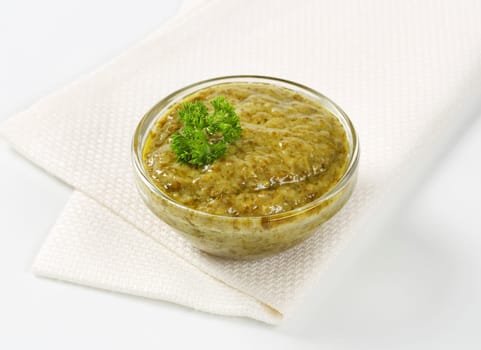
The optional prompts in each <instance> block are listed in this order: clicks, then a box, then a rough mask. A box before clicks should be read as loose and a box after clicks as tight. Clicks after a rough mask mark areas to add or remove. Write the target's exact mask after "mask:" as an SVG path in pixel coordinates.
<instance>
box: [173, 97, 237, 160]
mask: <svg viewBox="0 0 481 350" xmlns="http://www.w3.org/2000/svg"><path fill="white" fill-rule="evenodd" d="M210 104H211V105H212V107H213V108H214V110H213V112H212V113H210V114H209V111H208V109H207V106H206V105H205V104H204V103H203V102H201V101H196V102H187V103H184V105H183V106H182V108H181V109H179V110H178V111H177V113H178V115H179V119H180V121H181V122H182V123H183V124H184V127H183V128H182V129H180V130H179V131H177V132H175V133H174V134H173V135H172V138H171V143H170V148H171V149H172V151H173V152H174V153H175V155H176V156H177V160H178V161H180V162H182V163H188V164H191V165H196V166H203V165H206V164H211V163H212V162H214V161H215V160H216V159H219V158H220V157H222V156H223V155H224V154H225V152H226V150H227V146H228V144H229V143H231V142H234V141H236V140H238V139H239V137H240V135H241V133H242V128H241V126H240V120H239V117H238V116H237V114H236V112H235V110H234V107H233V106H232V105H231V104H230V103H229V102H227V100H226V99H225V98H224V97H222V96H219V97H216V98H215V99H213V100H212V101H211V102H210Z"/></svg>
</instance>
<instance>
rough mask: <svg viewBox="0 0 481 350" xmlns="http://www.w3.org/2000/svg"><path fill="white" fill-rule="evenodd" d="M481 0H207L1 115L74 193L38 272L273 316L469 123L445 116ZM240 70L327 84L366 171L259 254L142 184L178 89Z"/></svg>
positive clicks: (476, 41)
mask: <svg viewBox="0 0 481 350" xmlns="http://www.w3.org/2000/svg"><path fill="white" fill-rule="evenodd" d="M479 13H481V3H480V2H478V1H456V2H452V1H448V0H445V1H423V2H417V1H403V2H387V1H354V0H353V1H335V2H332V1H302V2H299V1H256V2H244V1H240V0H233V1H215V0H214V1H209V2H205V3H201V4H200V5H196V6H195V10H189V11H186V12H185V13H184V15H182V16H180V17H179V18H178V19H177V20H174V21H173V22H172V23H171V24H170V25H169V26H167V27H165V28H164V29H163V30H160V31H158V32H157V33H154V34H153V35H151V36H149V37H148V38H147V39H145V40H144V41H143V42H141V43H140V44H138V45H136V46H135V47H133V48H131V49H130V50H128V51H127V52H126V53H124V54H123V55H121V56H120V57H118V58H117V59H115V60H114V61H113V62H111V63H109V64H107V65H105V66H103V67H102V68H100V69H99V70H97V71H96V72H94V73H92V74H90V75H88V76H86V77H84V78H83V79H81V80H79V81H77V82H75V83H73V84H71V85H70V86H68V87H66V88H64V89H62V90H60V91H58V92H56V93H54V94H53V95H51V96H48V97H46V98H44V99H42V100H41V101H39V102H38V103H36V104H35V105H33V106H32V107H31V108H30V109H28V110H27V111H25V112H23V113H20V114H18V115H16V116H14V117H13V118H11V119H10V120H8V121H7V122H6V123H4V124H3V125H2V127H1V133H2V135H3V136H4V137H5V138H6V139H7V140H8V141H9V142H10V143H11V144H12V145H13V147H14V148H15V149H16V150H17V151H18V152H20V153H21V154H23V155H24V156H25V157H27V158H28V159H30V160H31V161H32V162H34V163H36V164H37V165H39V166H40V167H42V168H44V169H45V170H46V171H48V172H50V173H51V174H53V175H55V176H57V177H59V178H60V179H62V180H64V181H66V182H67V183H69V184H70V185H72V186H73V187H75V189H76V192H75V193H74V195H73V196H72V198H71V200H70V202H69V203H68V205H67V207H66V208H65V210H64V212H63V214H62V215H61V217H60V218H59V220H58V222H57V224H56V225H55V227H54V228H53V230H52V232H51V234H50V236H49V238H48V239H47V241H46V243H45V245H44V246H43V247H42V249H41V251H40V253H39V255H38V258H37V260H36V262H35V266H34V268H35V271H36V273H37V274H39V275H43V276H48V277H53V278H58V279H62V280H68V281H72V282H76V283H81V284H85V285H90V286H93V287H98V288H103V289H108V290H113V291H119V292H125V293H130V294H136V295H142V296H146V297H151V298H158V299H164V300H168V301H172V302H176V303H180V304H184V305H187V306H190V307H193V308H196V309H200V310H204V311H208V312H213V313H219V314H228V315H237V316H246V317H251V318H256V319H259V320H261V321H265V322H269V323H277V322H279V321H280V319H281V318H282V317H283V316H284V315H285V314H286V313H289V311H290V310H291V309H292V306H293V305H295V304H296V302H298V301H299V299H300V297H301V296H302V294H303V291H305V290H306V288H307V286H308V285H309V284H310V283H311V282H312V281H313V280H315V279H316V277H317V276H318V275H319V273H320V272H321V271H322V270H323V269H325V268H326V266H327V265H328V262H329V261H330V260H331V259H332V257H333V256H335V254H336V252H338V251H339V249H340V248H341V247H343V246H344V245H345V243H346V242H347V241H349V240H350V239H351V238H352V237H353V236H354V234H355V233H356V232H357V231H358V228H359V224H360V223H361V222H362V221H363V220H365V219H366V216H367V215H372V214H373V212H374V209H375V208H376V207H377V206H378V205H379V204H380V203H382V201H383V200H384V199H385V198H386V196H388V194H389V193H390V192H389V191H390V190H392V189H393V188H395V187H396V186H398V185H399V184H400V183H401V182H402V178H401V177H400V176H399V174H403V171H405V169H406V168H409V167H416V166H418V165H419V161H420V160H419V158H418V157H416V155H417V153H419V152H420V151H422V150H423V149H425V148H426V147H429V144H430V143H431V142H432V141H433V137H434V138H435V137H436V135H439V134H441V133H442V132H443V130H445V129H446V128H449V127H452V126H453V125H455V124H456V123H459V121H458V118H457V116H456V115H449V114H445V113H441V112H442V111H443V110H445V108H446V107H447V106H448V105H450V104H451V103H453V99H454V98H455V97H456V92H457V91H458V90H459V89H460V88H461V87H463V86H465V84H466V82H467V81H468V80H469V76H470V75H471V73H472V71H473V70H474V69H476V68H477V67H479V64H480V62H481V26H480V25H479ZM232 74H260V75H271V76H277V77H282V78H286V79H290V80H294V81H297V82H300V83H303V84H305V85H308V86H310V87H312V88H314V89H316V90H318V91H321V92H322V93H324V94H326V95H327V96H329V97H331V98H332V99H333V100H334V101H336V102H337V103H338V104H339V105H341V106H342V107H343V109H344V110H345V111H346V112H347V114H348V115H350V117H351V119H352V120H353V122H354V124H355V125H356V128H357V130H358V132H359V134H360V137H361V166H360V172H359V181H358V185H357V188H356V190H355V192H354V194H353V197H352V198H351V200H350V201H349V202H348V204H347V205H346V206H345V207H344V208H343V209H342V210H341V212H339V214H338V215H336V216H335V217H334V218H333V219H332V220H331V221H329V222H328V223H327V224H325V225H324V226H323V227H322V228H321V229H320V230H319V232H317V233H316V234H315V235H314V236H312V237H311V238H310V239H308V240H307V241H305V242H304V243H302V244H300V245H298V246H296V247H295V248H293V249H290V250H288V251H286V252H284V253H282V254H278V255H275V256H272V257H269V258H265V259H261V260H255V261H229V260H223V259H218V258H215V257H212V256H208V255H206V254H203V253H202V252H199V251H198V250H196V249H194V248H193V247H191V246H190V245H189V244H188V242H186V241H185V240H184V239H183V238H182V237H180V236H179V235H177V234H176V233H174V232H173V231H172V230H171V229H170V228H169V227H168V226H167V225H165V224H164V223H163V222H162V221H160V220H159V219H158V218H157V217H155V216H154V215H153V214H152V213H151V212H150V211H149V210H148V209H147V207H146V206H145V205H144V204H143V202H142V200H141V198H140V196H139V195H138V193H137V191H136V188H135V185H134V179H133V173H132V169H131V164H130V142H131V138H132V134H133V131H134V129H135V126H136V124H137V123H138V121H139V119H140V118H141V116H142V115H143V114H144V113H145V112H146V111H147V110H148V109H149V108H150V107H151V106H152V105H154V104H155V103H156V102H157V101H159V100H160V99H161V98H162V97H164V96H166V95H167V94H169V93H170V92H172V91H174V90H176V89H178V88H180V87H182V86H184V85H187V84H190V83H192V82H195V81H199V80H202V79H206V78H211V77H215V76H221V75H232Z"/></svg>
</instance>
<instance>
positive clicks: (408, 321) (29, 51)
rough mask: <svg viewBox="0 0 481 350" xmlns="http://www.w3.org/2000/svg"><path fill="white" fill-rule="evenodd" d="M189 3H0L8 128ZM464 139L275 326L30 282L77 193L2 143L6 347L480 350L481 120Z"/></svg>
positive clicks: (0, 100) (0, 89) (1, 323)
mask: <svg viewBox="0 0 481 350" xmlns="http://www.w3.org/2000/svg"><path fill="white" fill-rule="evenodd" d="M180 3H181V1H180V0H178V1H159V0H157V1H155V0H152V1H149V0H137V1H135V2H130V3H126V2H121V1H95V0H88V1H82V2H76V3H73V2H71V3H67V2H66V1H59V0H45V1H34V0H24V1H15V2H14V1H11V2H9V3H8V4H7V3H2V4H1V5H0V121H1V120H5V119H6V118H7V117H8V116H9V115H12V114H14V113H15V112H18V111H20V110H22V109H24V108H26V107H28V106H29V105H30V104H32V103H33V102H35V101H36V100H37V99H38V98H40V97H42V96H43V95H45V94H48V93H49V92H51V91H53V90H55V89H57V88H59V87H61V86H63V85H64V84H66V83H68V82H70V81H72V80H73V79H75V78H77V77H79V76H80V75H82V74H84V73H87V72H89V71H90V70H92V69H94V68H96V67H97V66H98V65H100V64H103V63H105V62H106V61H108V60H110V59H111V58H113V57H115V56H116V55H117V54H119V53H121V52H122V51H123V50H124V49H125V48H127V47H128V46H129V45H131V44H133V43H135V42H136V41H137V40H139V39H141V38H142V37H144V36H145V35H146V34H148V33H149V32H150V31H152V30H154V29H156V28H157V27H158V26H159V25H160V24H161V23H162V22H164V21H165V20H166V19H167V18H169V17H170V16H172V15H173V14H174V13H175V12H176V11H177V10H178V8H179V6H180ZM27 127H28V126H27ZM459 136H460V137H461V136H462V139H461V140H460V141H459V142H456V143H453V144H452V150H451V151H450V152H449V153H446V154H445V156H444V158H443V159H442V160H443V161H442V162H440V164H438V165H437V166H436V168H435V169H434V170H433V172H432V174H431V175H430V176H429V178H427V179H426V181H425V182H424V183H423V184H422V185H421V186H419V187H418V188H417V190H416V191H415V194H414V195H413V196H412V197H411V198H410V199H409V200H408V201H406V202H405V203H404V204H403V205H402V206H401V208H400V210H399V211H398V214H397V215H396V216H395V217H393V218H391V219H390V220H389V221H388V222H387V223H386V224H385V225H383V227H382V229H381V230H379V232H376V234H375V235H374V237H375V238H376V239H375V240H374V242H373V243H370V244H368V245H366V246H365V247H363V248H362V251H360V252H359V257H358V258H357V259H355V260H354V259H349V258H346V253H345V254H343V255H341V256H340V257H339V259H338V260H337V261H335V263H334V266H332V268H331V269H330V270H329V271H328V272H327V273H326V274H325V275H324V276H323V278H322V279H321V280H320V281H319V282H318V283H317V284H316V285H315V286H314V288H313V289H312V290H311V292H310V294H309V295H308V296H307V297H306V299H305V300H304V302H303V303H302V304H301V305H299V307H298V309H297V311H296V312H295V314H294V315H293V317H292V319H290V320H287V321H286V322H285V323H284V324H282V325H281V326H279V327H271V326H267V325H264V324H261V323H259V322H256V321H251V320H245V319H237V318H229V317H220V316H214V315H208V314H204V313H201V312H196V311H193V310H190V309H187V308H184V307H181V306H177V305H173V304H169V303H165V302H159V301H151V300H147V299H142V298H136V297H129V296H124V295H120V294H114V293H107V292H104V291H97V290H94V289H90V288H84V287H80V286H76V285H70V284H66V283H62V282H57V281H51V280H46V279H40V278H37V277H34V276H33V275H32V273H31V270H30V269H31V264H32V261H33V258H34V257H35V254H36V252H37V251H38V249H39V248H40V246H41V244H42V242H43V240H44V239H45V237H46V235H47V233H48V231H49V228H50V227H51V226H52V225H53V223H54V222H55V219H56V217H57V216H58V214H59V213H60V211H61V210H62V207H63V206H64V205H65V203H66V201H67V199H68V197H69V195H70V193H71V189H70V188H68V187H67V186H66V185H64V184H62V183H61V182H59V181H58V180H56V179H53V178H51V177H49V176H48V175H46V174H44V173H43V172H41V171H40V170H39V169H37V168H36V167H35V166H33V165H31V164H30V163H28V162H27V161H25V160H24V159H22V158H21V157H20V156H18V155H17V154H16V153H15V152H14V151H12V150H11V149H10V148H9V147H8V145H7V144H5V143H4V142H1V141H0V281H1V282H0V349H27V348H28V349H31V348H39V349H44V348H45V349H86V348H88V349H97V348H98V349H132V348H136V349H137V348H138V349H154V348H155V349H159V348H166V349H170V348H174V347H176V346H178V347H186V348H187V347H191V348H193V347H197V348H209V349H217V348H219V349H224V348H225V349H253V348H259V349H261V348H268V349H269V348H274V347H275V348H277V349H294V348H295V349H319V348H334V349H394V348H400V349H404V348H409V349H431V348H432V349H444V348H446V349H453V348H462V349H480V348H481V230H480V224H479V218H480V216H481V204H480V198H481V184H480V182H481V176H480V175H481V165H480V163H481V162H480V155H479V154H480V151H481V120H479V118H478V119H477V120H475V121H472V122H471V124H470V125H469V126H468V127H467V131H466V132H465V133H463V134H462V135H459ZM360 246H361V245H360ZM360 249H361V248H359V250H360ZM351 250H352V249H351ZM347 252H349V250H348V251H347Z"/></svg>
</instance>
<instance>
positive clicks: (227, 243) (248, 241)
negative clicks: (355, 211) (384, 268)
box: [132, 76, 359, 259]
mask: <svg viewBox="0 0 481 350" xmlns="http://www.w3.org/2000/svg"><path fill="white" fill-rule="evenodd" d="M245 82H252V83H266V84H274V85H276V86H280V87H284V88H288V89H291V90H294V91H296V92H298V93H300V94H302V95H304V96H306V97H307V98H310V99H313V100H316V101H318V102H319V103H320V104H321V105H322V106H324V107H325V108H326V109H328V110H329V111H330V112H331V113H333V114H334V115H335V116H336V117H337V118H339V121H340V122H341V124H342V125H343V127H344V128H345V131H346V135H347V139H348V143H349V153H348V166H347V167H346V170H345V172H344V174H343V176H342V177H341V178H340V180H339V181H338V182H337V184H335V185H334V186H333V187H332V188H331V190H330V191H328V192H327V193H325V194H324V195H323V196H321V197H319V198H317V199H315V200H314V201H312V202H310V203H308V204H306V205H304V206H302V207H299V208H296V209H294V210H290V211H287V212H283V213H278V214H273V215H268V216H248V217H247V216H244V217H242V216H240V217H233V216H222V215H213V214H209V213H206V212H202V211H198V210H195V209H192V208H189V207H186V206H184V205H182V204H180V203H177V202H175V201H174V200H172V199H171V198H170V197H168V196H167V195H166V194H165V193H164V192H162V191H161V190H160V189H159V188H157V187H156V186H155V185H154V184H153V182H152V181H151V180H150V178H149V176H148V174H147V172H146V170H145V168H144V165H143V161H142V154H143V149H144V145H145V141H146V140H147V137H148V135H149V131H150V130H151V129H152V128H153V126H154V125H155V123H156V122H157V121H158V120H159V118H162V117H163V116H164V115H165V113H166V112H167V111H168V110H169V109H170V108H171V107H172V106H173V105H174V104H176V103H178V102H180V101H182V100H183V99H184V98H185V97H187V96H188V95H190V94H192V93H194V92H197V91H199V90H202V89H205V88H207V87H210V86H213V85H217V84H224V83H245ZM132 160H133V167H134V172H135V178H136V182H137V187H138V189H139V192H140V194H141V195H142V198H143V200H144V201H145V203H146V204H147V206H148V207H149V208H150V209H151V210H152V211H153V212H154V213H155V214H156V215H157V216H158V217H159V218H161V219H162V220H163V221H165V222H166V223H167V224H169V225H170V226H171V227H172V228H174V229H175V230H176V231H177V232H179V233H180V234H182V235H183V236H184V237H186V238H187V239H188V240H189V241H190V242H191V243H192V244H193V245H194V246H195V247H197V248H198V249H200V250H202V251H204V252H207V253H209V254H213V255H216V256H221V257H226V258H234V259H252V258H258V257H263V256H267V255H271V254H274V253H277V252H280V251H283V250H286V249H288V248H290V247H293V246H294V245H296V244H298V243H300V242H302V241H303V240H305V239H306V238H308V237H309V236H311V235H312V234H313V233H314V232H315V231H316V230H317V229H318V228H319V227H320V226H321V225H322V224H323V223H324V222H326V221H327V220H329V219H330V218H331V217H332V216H333V215H334V214H336V213H337V212H338V211H339V209H341V208H342V207H343V205H344V204H345V203H346V201H347V200H348V199H349V197H350V196H351V193H352V191H353V188H354V185H355V182H356V178H357V167H358V162H359V143H358V137H357V134H356V131H355V129H354V127H353V125H352V123H351V121H350V120H349V118H348V117H347V115H346V114H345V113H344V112H343V111H342V110H341V108H339V107H338V106H337V105H336V104H335V103H334V102H332V101H331V100H330V99H328V98H327V97H325V96H324V95H322V94H320V93H318V92H317V91H315V90H312V89H310V88H308V87H306V86H303V85H300V84H297V83H294V82H290V81H286V80H282V79H278V78H271V77H263V76H230V77H221V78H214V79H210V80H205V81H201V82H198V83H195V84H192V85H189V86H187V87H185V88H182V89H180V90H178V91H176V92H174V93H172V94H171V95H169V96H167V97H166V98H164V99H163V100H161V101H160V102H159V103H157V104H156V105H155V106H154V107H153V108H152V109H151V110H150V111H149V112H147V114H146V115H145V116H144V117H143V118H142V120H141V121H140V123H139V125H138V127H137V129H136V131H135V134H134V138H133V143H132Z"/></svg>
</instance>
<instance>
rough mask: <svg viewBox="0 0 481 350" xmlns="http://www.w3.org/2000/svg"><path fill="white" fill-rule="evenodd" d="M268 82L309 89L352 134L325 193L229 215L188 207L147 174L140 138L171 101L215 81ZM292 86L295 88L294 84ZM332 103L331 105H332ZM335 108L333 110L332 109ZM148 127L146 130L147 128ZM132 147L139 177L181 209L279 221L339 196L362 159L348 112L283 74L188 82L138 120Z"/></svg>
mask: <svg viewBox="0 0 481 350" xmlns="http://www.w3.org/2000/svg"><path fill="white" fill-rule="evenodd" d="M236 82H239V83H242V82H246V83H266V84H272V85H277V86H281V87H284V88H288V89H289V87H295V88H297V89H300V90H301V91H298V90H296V92H300V93H307V94H309V95H310V96H314V97H316V98H317V100H318V101H317V102H320V103H321V105H322V106H323V107H324V108H326V109H328V110H329V111H330V112H331V113H333V114H334V115H335V116H336V117H337V118H338V119H339V120H340V122H341V124H342V125H343V127H344V130H345V132H346V134H347V135H346V136H347V137H348V139H349V138H350V139H351V141H352V145H351V147H350V153H349V156H350V159H349V163H348V165H347V167H346V169H345V171H344V173H343V175H342V176H341V178H340V179H339V180H338V181H337V183H336V184H335V185H334V186H333V187H331V189H330V190H329V191H327V192H326V193H324V194H323V195H322V196H320V197H319V198H316V199H315V200H313V201H311V202H309V203H306V204H304V205H303V206H300V207H297V208H294V209H291V210H288V211H285V212H281V213H276V214H270V215H257V216H230V215H221V214H212V213H208V212H205V211H202V210H198V209H194V208H191V207H188V206H186V205H183V204H181V203H179V202H177V201H175V200H173V199H172V198H171V197H169V196H168V195H167V194H166V193H165V192H163V191H162V190H161V189H159V188H158V187H157V186H155V184H154V183H153V182H152V181H151V180H150V177H149V175H148V174H147V172H146V170H145V168H144V164H143V160H142V158H143V146H144V145H143V144H142V142H141V141H142V140H141V139H140V138H141V136H143V135H144V133H143V132H144V129H145V128H147V127H149V129H148V130H150V129H151V126H152V125H153V124H154V123H155V122H157V120H158V119H159V118H162V116H163V115H164V113H165V111H167V110H168V109H169V108H170V107H171V106H172V105H174V104H175V103H178V102H180V101H182V100H183V99H185V98H186V97H187V96H189V95H191V94H193V93H195V92H198V91H200V90H202V89H204V88H207V87H210V86H215V85H220V84H225V83H236ZM291 90H293V89H292V88H291ZM326 102H327V104H328V105H329V106H326ZM329 107H330V108H329ZM333 109H334V110H333ZM148 130H147V132H148ZM131 151H132V164H133V167H134V170H135V173H136V175H137V176H138V178H139V179H140V180H141V181H142V182H143V184H144V185H145V186H146V187H147V188H148V189H149V190H150V191H151V192H153V193H155V194H156V195H158V196H160V197H162V198H163V199H165V200H166V201H167V202H169V203H170V204H172V205H174V206H176V207H178V208H179V209H181V210H183V211H188V212H191V213H195V215H198V216H205V217H213V218H214V217H217V218H222V219H223V220H233V221H236V220H246V219H249V220H255V219H263V220H265V219H268V221H269V222H272V221H277V220H284V219H287V218H289V217H293V216H298V215H301V214H303V213H305V212H307V211H309V210H311V209H313V208H316V207H317V206H319V205H321V204H322V203H324V202H325V201H327V200H329V199H330V198H332V197H334V196H336V195H337V194H338V193H339V192H340V191H341V190H342V189H344V188H345V187H346V186H347V185H348V184H349V180H350V179H351V178H352V177H353V176H354V174H355V173H356V170H357V167H358V163H359V157H360V150H359V137H358V134H357V132H356V130H355V128H354V125H353V123H352V121H351V119H350V118H349V117H348V116H347V114H346V113H345V112H344V111H343V110H342V109H341V108H340V107H339V106H338V105H337V104H336V103H335V102H334V101H332V100H331V99H330V98H328V97H327V96H325V95H323V94H321V93H320V92H318V91H317V90H314V89H312V88H310V87H308V86H305V85H302V84H299V83H296V82H294V81H290V80H286V79H282V78H277V77H271V76H264V75H227V76H220V77H215V78H210V79H206V80H201V81H198V82H196V83H193V84H190V85H187V86H185V87H183V88H180V89H178V90H176V91H174V92H173V93H171V94H170V95H168V96H166V97H164V98H162V99H161V100H160V101H159V102H157V103H156V104H155V105H154V106H153V107H151V108H150V109H149V111H148V112H147V113H145V114H144V115H143V117H142V119H141V120H140V122H139V123H138V125H137V127H136V129H135V132H134V135H133V138H132V143H131Z"/></svg>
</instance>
